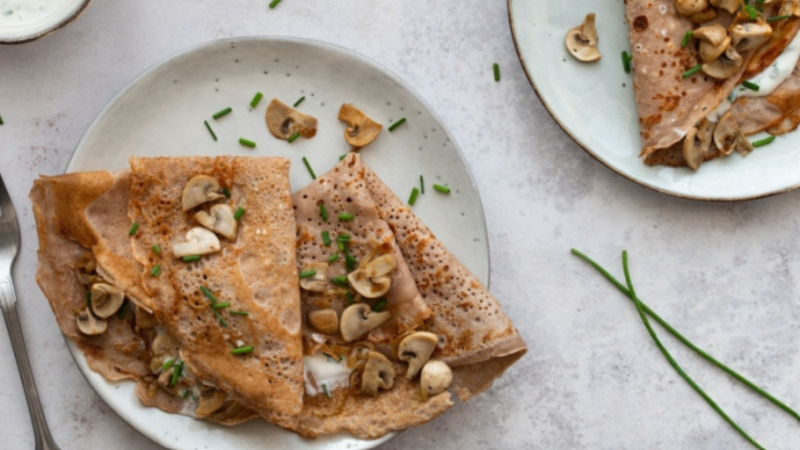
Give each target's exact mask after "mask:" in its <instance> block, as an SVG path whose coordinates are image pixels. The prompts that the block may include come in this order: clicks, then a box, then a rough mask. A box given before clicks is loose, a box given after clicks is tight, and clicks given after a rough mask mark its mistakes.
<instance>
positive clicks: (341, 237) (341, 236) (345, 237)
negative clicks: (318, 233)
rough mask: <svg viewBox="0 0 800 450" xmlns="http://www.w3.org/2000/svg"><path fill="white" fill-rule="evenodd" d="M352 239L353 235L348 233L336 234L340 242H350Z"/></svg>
mask: <svg viewBox="0 0 800 450" xmlns="http://www.w3.org/2000/svg"><path fill="white" fill-rule="evenodd" d="M350 239H351V237H350V235H349V234H347V233H339V235H338V236H336V240H337V241H339V242H350Z"/></svg>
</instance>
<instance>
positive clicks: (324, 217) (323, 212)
mask: <svg viewBox="0 0 800 450" xmlns="http://www.w3.org/2000/svg"><path fill="white" fill-rule="evenodd" d="M319 215H320V216H322V220H323V221H325V222H327V221H328V210H327V209H325V203H323V204H321V205H319Z"/></svg>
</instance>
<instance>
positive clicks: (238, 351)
mask: <svg viewBox="0 0 800 450" xmlns="http://www.w3.org/2000/svg"><path fill="white" fill-rule="evenodd" d="M252 351H253V346H252V345H248V346H247V347H239V348H235V349H233V350H231V353H233V354H234V355H244V354H245V353H250V352H252Z"/></svg>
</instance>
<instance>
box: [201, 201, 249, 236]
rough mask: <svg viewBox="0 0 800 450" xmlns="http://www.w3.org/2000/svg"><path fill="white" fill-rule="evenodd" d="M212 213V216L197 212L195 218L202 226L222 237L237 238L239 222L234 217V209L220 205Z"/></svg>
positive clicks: (215, 206)
mask: <svg viewBox="0 0 800 450" xmlns="http://www.w3.org/2000/svg"><path fill="white" fill-rule="evenodd" d="M210 212H211V214H209V213H207V212H205V211H197V213H196V214H195V215H194V218H195V220H197V221H198V222H200V225H202V226H204V227H206V228H208V229H209V230H211V231H213V232H215V233H217V234H219V235H220V236H223V237H226V238H228V239H231V240H233V239H234V238H235V237H236V229H237V227H238V222H237V221H236V219H235V218H234V217H233V208H231V207H230V205H226V204H224V203H220V204H217V205H214V206H212V207H211V209H210Z"/></svg>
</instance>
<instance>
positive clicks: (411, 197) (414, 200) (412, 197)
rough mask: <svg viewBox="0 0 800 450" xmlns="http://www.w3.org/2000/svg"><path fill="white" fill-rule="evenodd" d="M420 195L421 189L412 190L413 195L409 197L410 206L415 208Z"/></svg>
mask: <svg viewBox="0 0 800 450" xmlns="http://www.w3.org/2000/svg"><path fill="white" fill-rule="evenodd" d="M418 195H419V189H417V188H414V189H411V195H410V196H409V197H408V205H409V206H414V203H417V196H418Z"/></svg>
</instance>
